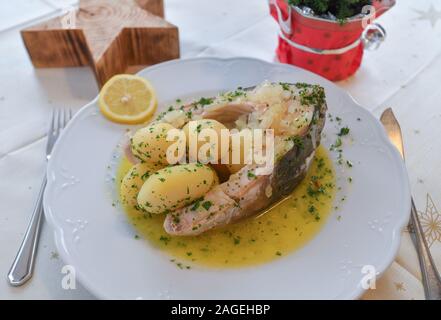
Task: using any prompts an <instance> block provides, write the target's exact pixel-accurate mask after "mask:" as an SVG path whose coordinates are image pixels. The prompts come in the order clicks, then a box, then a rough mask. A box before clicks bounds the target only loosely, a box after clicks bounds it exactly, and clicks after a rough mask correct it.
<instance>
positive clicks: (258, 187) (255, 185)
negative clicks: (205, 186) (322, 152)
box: [164, 86, 327, 236]
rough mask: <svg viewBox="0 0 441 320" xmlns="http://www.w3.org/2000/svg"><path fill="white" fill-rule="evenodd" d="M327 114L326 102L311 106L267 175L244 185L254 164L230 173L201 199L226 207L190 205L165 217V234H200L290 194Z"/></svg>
mask: <svg viewBox="0 0 441 320" xmlns="http://www.w3.org/2000/svg"><path fill="white" fill-rule="evenodd" d="M314 90H319V91H322V92H321V93H322V94H323V95H324V89H323V88H321V87H318V86H314ZM326 111H327V105H326V101H325V99H324V100H323V103H321V104H319V103H316V104H315V105H314V115H313V118H312V121H311V122H310V124H309V127H308V130H307V131H306V132H305V133H304V134H303V135H302V136H300V137H299V140H298V141H297V142H298V143H297V144H295V145H294V146H293V147H292V148H291V149H290V150H288V151H287V152H286V153H285V154H284V155H283V156H282V157H281V158H280V159H279V160H278V161H277V162H276V163H275V167H274V170H273V172H272V173H271V174H270V175H266V176H257V177H256V179H255V180H251V181H248V183H247V181H246V180H244V179H243V177H244V176H246V172H248V171H249V170H254V169H255V168H256V165H246V166H245V167H243V168H242V169H241V170H240V171H239V172H238V173H236V174H233V175H232V176H231V177H230V180H228V181H227V182H224V183H222V184H221V185H219V186H216V187H215V188H213V189H212V190H210V191H209V192H208V193H207V195H206V196H205V197H204V200H206V199H211V200H212V202H216V200H217V199H221V202H220V203H225V204H226V205H225V206H224V207H222V208H221V210H216V206H219V205H220V204H215V206H214V207H213V208H211V207H210V210H207V212H204V210H203V209H196V210H192V205H190V206H187V207H185V208H182V209H180V210H178V211H177V212H174V213H169V214H168V215H167V216H166V219H165V221H164V229H165V231H166V232H167V233H169V234H171V235H179V236H195V235H199V234H201V233H203V232H206V231H208V230H210V229H213V228H218V227H222V226H225V225H227V224H229V223H232V222H234V221H237V220H239V219H242V218H245V217H248V216H250V215H253V214H256V213H258V212H261V211H262V210H264V209H266V208H268V207H269V206H271V205H272V204H273V203H275V202H277V201H279V200H280V199H282V198H283V197H285V196H287V195H289V194H290V193H292V192H293V190H294V189H295V188H296V187H297V185H298V184H299V183H300V182H301V181H302V180H303V178H304V177H305V176H306V174H307V171H308V169H309V165H310V163H311V161H312V158H313V156H314V154H315V150H316V148H317V146H319V144H320V139H321V132H322V130H323V128H324V125H325V121H326ZM232 179H233V180H232ZM235 179H237V180H235ZM241 179H242V180H241ZM235 182H237V183H238V185H237V186H236V187H235V188H233V187H231V185H230V186H228V183H230V184H231V183H235ZM268 187H270V189H271V195H270V196H268V194H267V190H268ZM208 211H209V212H208ZM177 217H178V219H177Z"/></svg>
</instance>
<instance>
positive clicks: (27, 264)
mask: <svg viewBox="0 0 441 320" xmlns="http://www.w3.org/2000/svg"><path fill="white" fill-rule="evenodd" d="M71 118H72V111H71V110H64V109H61V110H54V112H53V113H52V120H51V124H50V127H49V131H48V134H47V145H46V160H49V159H50V157H51V153H52V148H53V146H54V144H55V142H56V141H57V139H58V137H59V136H60V133H61V130H62V129H63V128H64V127H65V126H66V124H67V123H68V122H69V120H70V119H71ZM46 182H47V180H46V174H45V175H44V177H43V182H42V184H41V188H40V192H39V193H38V198H37V202H36V203H35V207H34V211H33V213H32V216H31V220H30V221H29V225H28V228H27V229H26V234H25V235H24V238H23V241H22V243H21V245H20V249H19V250H18V252H17V255H16V257H15V259H14V262H13V263H12V266H11V269H10V270H9V272H8V281H9V284H11V285H12V286H21V285H23V284H24V283H26V282H27V281H28V280H29V279H30V278H31V277H32V272H33V267H34V261H35V256H36V253H37V245H38V238H39V235H40V226H41V223H42V215H43V194H44V189H45V187H46Z"/></svg>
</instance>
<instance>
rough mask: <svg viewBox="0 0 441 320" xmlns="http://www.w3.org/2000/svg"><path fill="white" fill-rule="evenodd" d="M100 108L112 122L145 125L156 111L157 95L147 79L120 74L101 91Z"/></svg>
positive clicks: (110, 80) (111, 79)
mask: <svg viewBox="0 0 441 320" xmlns="http://www.w3.org/2000/svg"><path fill="white" fill-rule="evenodd" d="M99 106H100V110H101V112H102V113H103V115H104V116H106V117H107V118H108V119H110V120H112V121H115V122H118V123H125V124H137V123H143V122H145V121H147V120H148V119H149V118H150V116H151V115H152V114H153V113H154V112H155V111H156V106H157V99H156V93H155V90H154V89H153V87H152V85H151V84H150V82H149V81H147V80H146V79H144V78H142V77H139V76H134V75H131V74H119V75H116V76H113V77H112V78H110V79H109V81H107V82H106V84H105V85H104V86H103V88H102V89H101V91H100V96H99Z"/></svg>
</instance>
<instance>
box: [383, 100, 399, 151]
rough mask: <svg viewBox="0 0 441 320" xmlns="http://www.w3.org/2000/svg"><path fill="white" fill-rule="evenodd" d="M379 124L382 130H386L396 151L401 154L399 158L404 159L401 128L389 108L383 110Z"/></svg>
mask: <svg viewBox="0 0 441 320" xmlns="http://www.w3.org/2000/svg"><path fill="white" fill-rule="evenodd" d="M380 121H381V123H382V124H383V127H384V129H386V133H387V135H388V137H389V140H390V141H391V142H392V144H393V145H394V146H395V148H397V149H398V151H399V152H400V154H401V157H403V159H404V147H403V137H402V135H401V127H400V124H399V123H398V121H397V118H395V115H394V113H393V111H392V109H391V108H387V109H386V110H384V112H383V114H382V115H381V118H380Z"/></svg>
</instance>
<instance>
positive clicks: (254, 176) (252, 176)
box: [247, 170, 256, 180]
mask: <svg viewBox="0 0 441 320" xmlns="http://www.w3.org/2000/svg"><path fill="white" fill-rule="evenodd" d="M247 176H248V179H250V180H251V179H256V175H255V174H254V172H253V171H251V170H248V173H247Z"/></svg>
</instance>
